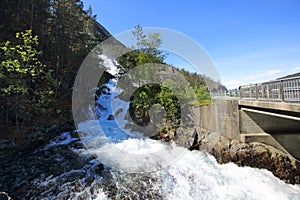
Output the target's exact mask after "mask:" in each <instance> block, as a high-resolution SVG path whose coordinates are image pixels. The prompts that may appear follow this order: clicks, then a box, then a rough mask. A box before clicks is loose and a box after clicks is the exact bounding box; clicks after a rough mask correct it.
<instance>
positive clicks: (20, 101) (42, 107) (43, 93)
mask: <svg viewBox="0 0 300 200" xmlns="http://www.w3.org/2000/svg"><path fill="white" fill-rule="evenodd" d="M16 41H17V42H16V43H15V44H13V43H11V42H10V41H6V42H5V44H4V45H3V46H1V47H0V49H1V50H2V52H1V58H2V59H3V60H2V61H1V63H0V81H1V86H2V87H1V90H0V94H1V97H2V98H4V99H6V111H7V112H8V113H7V121H12V122H13V123H14V125H15V126H16V133H17V136H18V137H20V135H21V132H22V128H23V127H24V126H25V125H27V124H26V123H27V122H29V121H32V120H36V119H37V118H35V119H33V118H34V117H37V116H39V115H40V114H42V113H45V112H48V109H49V108H47V107H48V106H49V102H50V99H51V95H52V94H53V90H52V83H53V79H52V76H51V70H49V69H48V68H47V66H46V65H44V64H43V63H42V62H41V61H40V60H39V56H40V55H41V52H40V51H38V50H37V46H38V37H37V36H34V35H33V34H32V31H31V30H26V31H25V32H20V33H17V34H16ZM11 115H12V116H13V117H12V116H11ZM9 116H10V117H9Z"/></svg>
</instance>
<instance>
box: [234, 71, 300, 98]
mask: <svg viewBox="0 0 300 200" xmlns="http://www.w3.org/2000/svg"><path fill="white" fill-rule="evenodd" d="M239 89H240V98H241V99H251V100H261V101H282V102H297V103H300V76H299V77H293V78H287V79H280V80H275V81H269V82H265V83H258V84H250V85H245V86H240V88H239Z"/></svg>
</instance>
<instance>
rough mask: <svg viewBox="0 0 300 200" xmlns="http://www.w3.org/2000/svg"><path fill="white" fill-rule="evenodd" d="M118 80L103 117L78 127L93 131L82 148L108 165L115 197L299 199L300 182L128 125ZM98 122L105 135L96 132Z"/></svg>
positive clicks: (104, 99)
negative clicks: (224, 160)
mask: <svg viewBox="0 0 300 200" xmlns="http://www.w3.org/2000/svg"><path fill="white" fill-rule="evenodd" d="M100 57H101V59H103V60H104V62H103V63H104V65H106V67H107V70H108V71H109V72H110V73H114V75H116V74H117V73H118V69H117V64H116V62H115V61H113V60H111V59H109V58H108V57H107V56H105V55H101V56H100ZM117 81H118V79H117V78H114V79H111V80H110V81H109V82H108V83H107V84H106V85H105V86H106V87H107V88H108V91H107V92H106V93H105V94H102V95H101V96H100V97H99V98H98V101H97V106H96V110H97V112H98V116H100V119H99V120H90V121H86V122H82V123H80V124H79V130H81V131H82V130H83V131H84V130H87V129H89V130H92V131H91V132H93V134H90V135H89V136H88V137H85V138H82V140H83V142H84V143H85V142H86V143H87V144H89V145H91V146H90V148H89V150H81V151H80V152H78V153H80V154H83V155H86V154H92V155H96V157H97V159H95V162H99V163H104V164H105V165H106V166H107V167H108V168H109V170H108V171H109V174H110V178H111V181H112V182H114V185H115V187H116V188H115V190H114V191H115V194H114V195H115V198H117V199H118V198H120V199H121V198H125V197H129V198H131V199H144V198H154V199H161V198H162V199H185V200H187V199H197V200H199V199H280V200H283V199H300V186H299V185H289V184H286V183H284V182H283V181H281V180H279V179H278V178H276V177H274V176H273V175H272V173H271V172H269V171H267V170H264V169H255V168H250V167H238V166H237V165H235V164H233V163H228V164H223V165H220V164H218V163H217V162H216V160H215V158H214V157H213V156H211V155H209V154H207V153H204V152H200V151H188V150H187V149H185V148H182V147H179V146H177V145H176V144H175V143H173V142H170V143H165V142H161V141H155V140H151V139H149V138H145V137H143V134H141V133H138V132H133V131H131V130H130V129H125V126H126V123H127V120H126V112H127V110H128V108H129V103H128V102H125V101H123V100H121V99H119V97H118V96H119V95H120V94H121V92H122V91H121V90H120V89H117V88H116V87H115V86H116V83H117ZM112 102H114V103H113V105H114V106H115V105H117V106H118V108H115V109H114V110H119V112H118V113H117V115H118V116H114V117H115V118H118V121H117V122H116V120H114V119H113V118H112V119H109V117H110V115H116V113H112V112H113V110H112ZM99 126H100V127H101V134H100V133H98V132H97V131H98V128H97V127H99ZM84 140H86V141H84ZM179 155H180V156H179ZM135 172H137V173H135ZM101 187H103V185H102V186H101ZM105 190H107V189H103V188H100V189H99V191H100V192H99V193H98V195H97V198H98V199H109V197H110V192H109V191H105Z"/></svg>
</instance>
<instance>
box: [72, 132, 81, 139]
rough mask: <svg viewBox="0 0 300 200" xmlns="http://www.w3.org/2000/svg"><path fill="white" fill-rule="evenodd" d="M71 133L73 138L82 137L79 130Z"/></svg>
mask: <svg viewBox="0 0 300 200" xmlns="http://www.w3.org/2000/svg"><path fill="white" fill-rule="evenodd" d="M70 135H71V137H72V138H80V137H79V135H78V132H77V131H71V132H70Z"/></svg>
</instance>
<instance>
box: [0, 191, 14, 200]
mask: <svg viewBox="0 0 300 200" xmlns="http://www.w3.org/2000/svg"><path fill="white" fill-rule="evenodd" d="M0 200H12V198H11V197H10V196H8V194H7V193H6V192H0Z"/></svg>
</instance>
